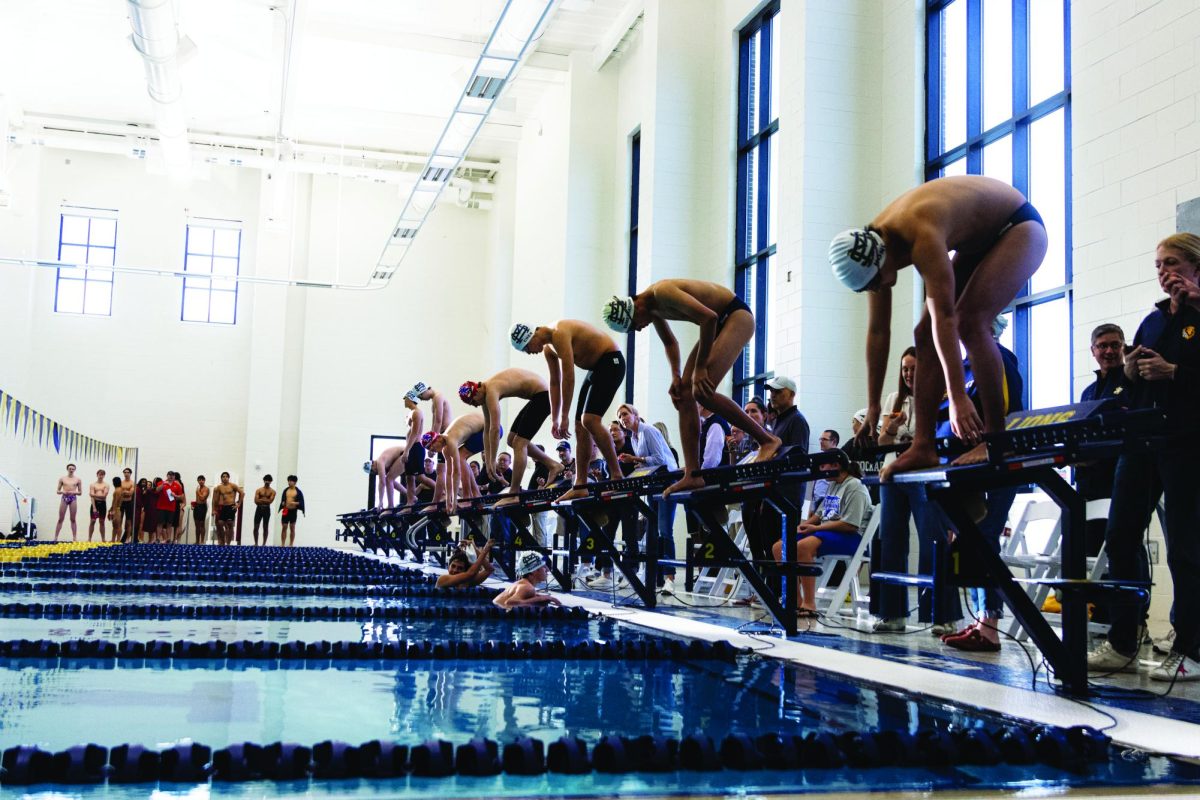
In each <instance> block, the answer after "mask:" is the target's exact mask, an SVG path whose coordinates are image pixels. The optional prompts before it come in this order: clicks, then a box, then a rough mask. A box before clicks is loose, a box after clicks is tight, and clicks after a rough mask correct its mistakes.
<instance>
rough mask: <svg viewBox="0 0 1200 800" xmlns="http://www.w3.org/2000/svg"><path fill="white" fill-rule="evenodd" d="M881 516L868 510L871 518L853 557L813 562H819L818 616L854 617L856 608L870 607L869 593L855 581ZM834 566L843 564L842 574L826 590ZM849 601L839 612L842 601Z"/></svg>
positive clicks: (865, 560) (823, 559) (873, 509)
mask: <svg viewBox="0 0 1200 800" xmlns="http://www.w3.org/2000/svg"><path fill="white" fill-rule="evenodd" d="M881 516H883V515H882V514H880V513H879V508H878V506H873V507H872V508H871V517H870V519H869V520H868V522H867V527H866V529H865V530H864V532H863V535H862V538H861V539H860V540H859V542H858V549H857V550H855V551H854V555H849V556H817V560H818V561H820V562H821V575H820V577H819V578H817V597H816V604H817V610H818V611H819V612H820V613H822V614H837V613H849V614H850V615H851V616H853V615H856V614H857V613H858V611H859V610H860V609H866V608H868V607H869V606H870V601H871V597H870V594H869V593H867V592H865V591H863V587H862V583H861V582H860V581H859V572H860V571H861V570H862V568H863V566H864V565H866V563H867V558H868V553H869V552H870V548H871V540H872V539H874V538H875V533H876V532H877V531H878V530H879V518H880V517H881ZM838 564H845V566H846V570H845V572H843V573H842V579H841V580H840V581H839V582H838V585H837V586H836V587H834V588H830V586H829V584H830V582H831V581H832V580H833V574H834V570H835V569H836V567H837V565H838ZM847 600H848V601H849V602H850V606H849V608H848V609H845V610H843V608H842V606H844V605H845V604H846V601H847Z"/></svg>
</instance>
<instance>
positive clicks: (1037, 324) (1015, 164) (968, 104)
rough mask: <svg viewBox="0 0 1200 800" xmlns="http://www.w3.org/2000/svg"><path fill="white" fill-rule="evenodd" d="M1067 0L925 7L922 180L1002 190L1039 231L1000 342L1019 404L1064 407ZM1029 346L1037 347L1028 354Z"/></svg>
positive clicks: (958, 0)
mask: <svg viewBox="0 0 1200 800" xmlns="http://www.w3.org/2000/svg"><path fill="white" fill-rule="evenodd" d="M1069 3H1070V0H930V2H929V3H928V6H927V10H928V14H927V26H926V37H927V41H926V45H927V47H926V70H925V74H926V81H927V95H926V113H927V125H926V167H925V177H926V179H927V180H931V179H933V178H937V177H939V176H943V175H964V174H972V175H987V176H990V177H993V178H997V179H998V180H1002V181H1005V182H1006V183H1011V184H1012V185H1013V186H1015V187H1016V188H1017V189H1019V190H1020V191H1021V192H1023V193H1024V194H1025V196H1026V197H1028V198H1029V201H1030V202H1031V203H1033V204H1034V205H1035V206H1036V207H1037V209H1038V211H1039V212H1041V215H1042V218H1043V219H1044V220H1045V222H1046V233H1047V235H1048V236H1049V239H1050V248H1049V251H1048V252H1047V253H1046V258H1045V260H1044V261H1043V262H1042V266H1041V268H1040V269H1038V271H1037V272H1036V273H1035V274H1034V276H1033V278H1032V279H1031V280H1030V281H1029V282H1028V284H1027V285H1026V286H1025V287H1024V288H1023V289H1022V290H1021V293H1020V294H1019V295H1018V296H1017V299H1016V300H1015V301H1014V303H1013V305H1012V307H1011V308H1010V309H1008V311H1007V315H1008V318H1009V321H1010V323H1011V324H1010V326H1009V331H1010V332H1011V333H1006V335H1005V337H1004V339H1003V340H1002V343H1004V344H1006V346H1009V347H1011V348H1012V349H1013V351H1014V352H1015V353H1016V354H1017V358H1018V360H1019V361H1020V364H1021V373H1022V375H1023V376H1024V377H1025V398H1024V400H1025V402H1026V404H1027V407H1030V408H1044V407H1046V406H1055V405H1062V404H1065V403H1069V402H1070V401H1071V375H1072V369H1071V177H1070V176H1071V148H1070V140H1071V63H1070V52H1071V48H1070V7H1069ZM1032 342H1037V346H1036V347H1033V346H1031V343H1032Z"/></svg>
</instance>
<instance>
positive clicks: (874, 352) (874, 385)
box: [863, 287, 892, 432]
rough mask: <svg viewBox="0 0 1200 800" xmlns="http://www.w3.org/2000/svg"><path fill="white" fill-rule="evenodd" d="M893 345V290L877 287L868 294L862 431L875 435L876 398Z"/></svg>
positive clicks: (879, 391)
mask: <svg viewBox="0 0 1200 800" xmlns="http://www.w3.org/2000/svg"><path fill="white" fill-rule="evenodd" d="M891 344H892V289H891V287H880V288H879V289H878V290H877V291H874V292H870V293H868V295H867V418H866V420H865V421H864V422H865V424H864V425H863V430H865V431H869V432H874V430H875V425H876V423H877V422H879V413H880V408H879V396H880V395H881V394H883V379H884V375H885V374H886V373H887V362H888V348H890V347H891Z"/></svg>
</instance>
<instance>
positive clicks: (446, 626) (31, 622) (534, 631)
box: [0, 619, 631, 643]
mask: <svg viewBox="0 0 1200 800" xmlns="http://www.w3.org/2000/svg"><path fill="white" fill-rule="evenodd" d="M630 634H631V629H630V628H629V627H628V626H622V625H618V624H617V623H615V622H612V621H610V620H604V619H592V620H561V621H559V620H538V619H532V620H523V621H516V620H510V619H495V620H491V619H482V620H461V619H458V620H456V619H437V620H433V619H411V620H406V619H400V620H386V621H379V622H373V621H365V620H364V621H361V622H341V621H336V622H326V621H307V620H306V621H299V622H296V621H287V620H174V619H167V620H162V619H157V620H150V619H130V620H96V619H84V620H81V619H0V639H31V640H33V639H49V640H51V641H57V642H62V641H68V640H70V639H99V640H102V641H110V642H119V641H121V640H123V639H124V640H129V641H137V642H150V641H155V640H158V641H166V642H171V641H179V640H183V641H191V642H208V641H215V640H217V639H223V640H225V641H226V642H232V641H240V640H249V641H274V642H280V643H282V642H295V641H301V642H318V641H322V640H324V641H327V642H400V641H418V642H419V641H423V640H429V641H459V642H486V641H489V640H494V641H511V642H536V641H538V640H543V641H571V642H574V641H579V640H581V639H588V640H595V639H602V640H606V641H615V640H620V639H622V638H628V637H629V636H630Z"/></svg>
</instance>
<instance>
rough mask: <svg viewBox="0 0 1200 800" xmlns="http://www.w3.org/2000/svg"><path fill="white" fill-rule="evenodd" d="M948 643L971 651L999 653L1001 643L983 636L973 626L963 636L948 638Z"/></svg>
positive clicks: (955, 647)
mask: <svg viewBox="0 0 1200 800" xmlns="http://www.w3.org/2000/svg"><path fill="white" fill-rule="evenodd" d="M945 642H946V644H948V645H950V646H951V647H953V648H954V649H956V650H966V651H967V652H971V653H999V652H1000V643H999V642H991V641H988V640H987V639H985V638H983V634H982V633H980V632H979V629H978V628H971V629H970V630H968V631H967V632H966V633H965V634H963V635H962V636H956V637H954V638H953V639H946V640H945Z"/></svg>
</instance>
